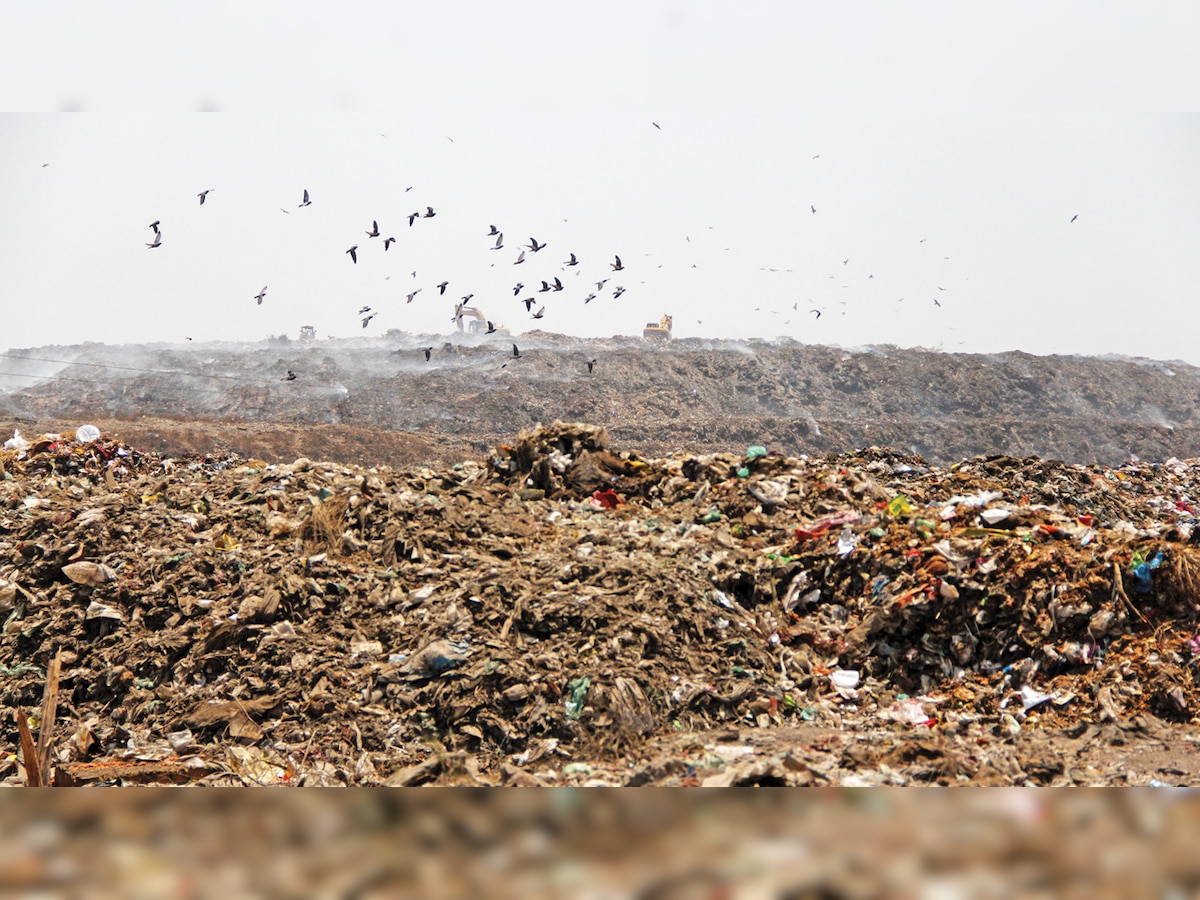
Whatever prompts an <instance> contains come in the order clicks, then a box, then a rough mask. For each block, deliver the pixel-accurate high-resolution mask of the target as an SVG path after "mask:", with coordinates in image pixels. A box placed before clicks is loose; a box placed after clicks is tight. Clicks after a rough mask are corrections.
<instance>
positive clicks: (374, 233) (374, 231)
mask: <svg viewBox="0 0 1200 900" xmlns="http://www.w3.org/2000/svg"><path fill="white" fill-rule="evenodd" d="M367 237H379V223H378V222H376V221H375V220H374V219H372V220H371V230H370V231H368V232H367Z"/></svg>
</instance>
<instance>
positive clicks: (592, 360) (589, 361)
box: [588, 359, 596, 374]
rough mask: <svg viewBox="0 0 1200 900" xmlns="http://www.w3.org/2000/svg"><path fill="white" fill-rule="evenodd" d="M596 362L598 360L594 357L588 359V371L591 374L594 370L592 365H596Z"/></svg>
mask: <svg viewBox="0 0 1200 900" xmlns="http://www.w3.org/2000/svg"><path fill="white" fill-rule="evenodd" d="M595 364H596V361H595V360H594V359H589V360H588V373H589V374H591V371H592V366H594V365H595Z"/></svg>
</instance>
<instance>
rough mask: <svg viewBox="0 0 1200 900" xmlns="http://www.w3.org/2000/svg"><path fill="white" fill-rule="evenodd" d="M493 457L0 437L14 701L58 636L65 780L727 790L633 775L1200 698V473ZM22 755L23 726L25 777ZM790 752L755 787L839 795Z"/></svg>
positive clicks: (1, 663) (3, 684)
mask: <svg viewBox="0 0 1200 900" xmlns="http://www.w3.org/2000/svg"><path fill="white" fill-rule="evenodd" d="M510 441H511V442H510V443H508V444H505V445H499V446H497V447H496V448H494V450H493V452H491V453H489V454H487V455H486V456H485V457H484V458H482V459H478V460H466V461H463V462H461V463H459V464H456V465H454V466H449V467H444V468H438V469H434V468H428V467H421V466H415V467H405V468H399V469H388V468H373V469H367V468H361V467H358V466H347V465H341V464H336V463H328V462H314V461H310V460H307V459H300V460H297V461H295V462H293V463H290V464H287V465H278V466H270V465H266V464H264V463H263V462H262V461H259V460H247V459H242V458H239V457H236V456H233V455H209V456H204V457H193V458H180V459H172V458H167V457H161V456H158V455H156V454H152V453H143V452H140V451H138V450H136V449H135V448H132V447H129V446H127V445H125V444H124V443H122V442H121V441H120V440H119V439H118V438H115V437H113V436H110V435H104V436H102V437H101V439H100V440H97V441H93V442H90V443H87V444H80V443H78V442H77V441H75V440H72V439H71V438H70V437H69V436H60V435H51V436H46V437H42V438H41V439H36V440H34V441H33V443H32V445H31V446H30V447H29V448H28V449H26V450H24V451H15V450H11V451H6V452H4V453H3V454H0V464H2V466H3V471H4V474H3V476H2V478H3V480H0V615H2V616H3V618H4V621H5V624H4V629H3V634H2V635H0V671H2V672H3V673H4V678H3V679H2V680H0V693H2V700H3V703H4V705H5V707H6V708H8V709H15V708H16V707H18V706H19V707H22V708H25V709H27V710H29V712H30V713H31V714H36V711H37V709H38V708H40V704H41V700H42V691H43V685H44V681H45V672H46V669H47V667H48V665H49V663H50V661H51V660H52V659H53V657H54V656H55V654H56V653H61V662H62V676H61V689H60V690H61V696H60V698H59V707H58V708H59V723H60V724H59V726H58V729H57V731H56V739H55V742H54V745H53V746H54V752H55V757H54V759H55V764H56V770H57V772H58V777H59V778H60V780H61V781H62V782H63V783H84V784H85V783H97V782H102V783H128V782H130V781H137V780H142V781H151V782H161V781H171V782H175V783H293V784H295V783H304V784H326V783H328V784H347V783H349V784H414V783H423V782H427V781H433V780H439V781H440V782H441V783H524V782H525V781H527V780H529V779H531V778H533V776H530V775H528V774H527V773H528V772H531V771H541V773H542V774H541V776H540V781H537V780H536V779H535V781H536V783H581V782H582V781H584V780H587V779H589V778H590V779H592V780H595V779H600V780H601V781H604V779H607V782H605V783H634V784H636V783H681V782H685V780H686V779H689V778H691V779H693V780H696V779H699V778H702V777H708V776H712V777H716V776H713V772H714V771H715V772H717V774H718V775H719V774H720V772H719V769H720V766H718V765H717V763H718V762H720V760H717V761H716V762H714V761H713V757H712V754H711V753H708V754H705V753H701V754H700V757H698V758H693V759H691V761H688V762H686V764H685V763H678V764H677V765H668V766H666V767H665V768H662V767H660V768H653V769H649V770H647V769H645V768H638V766H637V764H638V763H642V764H644V763H646V761H647V754H649V753H650V752H651V751H650V748H651V747H652V746H660V745H661V742H662V741H663V740H664V739H665V738H667V737H669V736H671V735H705V734H708V733H710V732H711V731H712V730H713V729H727V728H729V727H735V728H738V727H741V728H746V727H748V728H753V729H764V730H766V731H770V730H772V729H786V728H791V727H802V726H805V725H807V724H813V725H816V726H824V727H826V728H828V729H831V730H832V731H833V732H855V731H858V732H860V733H867V732H872V733H877V732H878V731H879V729H883V733H885V734H891V735H892V738H891V739H892V740H900V739H903V740H909V741H911V739H913V734H914V729H915V730H916V731H918V732H920V733H921V734H925V735H931V734H944V735H953V736H954V740H956V741H958V742H959V744H961V745H962V746H963V747H974V746H975V742H976V741H978V740H984V741H985V742H986V740H988V739H989V738H988V736H991V739H993V740H994V739H995V736H996V735H1004V734H1017V733H1020V732H1022V731H1026V732H1028V731H1031V730H1034V731H1036V730H1038V729H1043V728H1048V727H1052V728H1063V727H1070V726H1075V725H1078V724H1080V723H1084V724H1086V723H1093V724H1095V723H1104V722H1110V723H1116V722H1127V721H1129V720H1131V719H1133V720H1137V719H1138V717H1144V718H1145V719H1153V720H1155V721H1162V722H1167V723H1179V724H1182V723H1186V722H1188V721H1189V720H1190V719H1191V717H1192V716H1194V715H1195V711H1196V710H1197V704H1198V703H1200V696H1198V695H1197V691H1196V686H1195V678H1194V673H1195V654H1196V653H1197V652H1200V641H1198V640H1197V639H1196V637H1195V635H1196V618H1197V616H1196V598H1197V596H1200V593H1198V590H1200V551H1198V549H1197V547H1196V546H1195V543H1194V541H1193V526H1194V523H1195V512H1194V511H1195V509H1196V507H1195V503H1196V496H1197V495H1196V492H1197V486H1198V484H1200V481H1198V479H1200V463H1197V462H1195V461H1187V462H1181V461H1178V460H1172V461H1170V462H1169V463H1167V464H1164V465H1148V464H1129V465H1125V466H1122V467H1120V468H1118V469H1109V468H1103V467H1099V466H1087V467H1084V466H1072V465H1067V464H1064V463H1048V462H1044V461H1041V460H1037V459H1021V458H1015V457H1005V456H993V457H977V458H973V459H970V460H967V461H964V462H961V463H959V464H956V465H954V466H952V467H949V468H938V467H932V466H929V465H927V464H926V463H925V461H924V460H922V459H921V458H919V457H907V456H901V455H896V454H894V453H890V452H885V451H880V450H874V449H871V450H865V451H862V452H859V453H854V454H837V455H828V456H822V457H810V458H804V457H788V456H784V455H781V454H778V453H775V452H767V449H766V448H765V447H750V448H747V451H746V452H745V453H737V454H732V453H717V454H682V453H681V454H675V455H673V456H671V457H668V458H661V459H649V458H642V457H640V456H639V455H638V454H636V453H631V452H629V451H624V450H620V449H617V448H614V447H612V446H611V445H610V439H609V436H608V434H607V432H606V431H605V430H604V429H603V428H602V427H599V426H592V425H582V424H564V423H555V424H554V425H552V426H547V427H543V428H537V429H532V430H529V431H525V432H521V433H520V434H519V435H516V436H514V437H513V438H511V439H510ZM18 738H19V736H18V730H17V724H16V722H15V721H14V720H13V719H12V718H11V717H5V718H4V721H3V724H2V725H0V743H2V745H3V758H4V759H6V760H7V763H6V764H5V767H4V768H3V769H0V772H3V773H4V777H5V778H6V780H8V781H10V782H16V783H19V782H20V781H21V778H22V775H21V774H20V770H19V767H18V765H17V762H16V759H17V756H16V750H17V747H18V743H19V741H18ZM697 740H700V738H697ZM885 743H886V741H885ZM876 745H878V742H876ZM694 749H695V748H693V750H694ZM684 755H685V757H686V754H684ZM693 756H694V753H693ZM946 759H947V760H949V759H950V755H948V754H947V755H946ZM786 762H787V760H786V759H785V760H784V762H783V763H780V764H779V765H778V766H776V768H775V769H773V770H772V771H774V772H775V774H774V775H771V776H770V777H771V778H778V779H780V783H813V780H814V779H816V783H843V781H844V773H842V774H839V771H840V770H838V769H837V768H836V767H835V768H833V769H830V768H829V767H828V766H827V767H826V768H825V769H823V770H820V771H821V773H822V774H821V775H820V777H819V778H818V777H817V776H816V775H814V774H813V773H814V772H816V771H818V769H816V768H814V767H813V766H812V765H807V764H806V766H799V765H793V766H791V768H789V767H788V765H786V764H785V763H786ZM793 762H794V760H793ZM843 762H845V761H843ZM901 762H903V763H904V764H903V765H901ZM892 763H893V765H892V767H891V768H890V769H889V770H888V771H889V772H893V773H899V774H897V775H896V776H895V777H916V776H914V775H913V774H912V771H909V770H919V771H920V773H921V775H920V778H921V780H923V781H929V782H935V783H958V782H961V781H962V780H963V779H964V778H965V779H966V780H967V781H972V780H975V781H976V782H978V783H1024V782H1025V781H1029V780H1030V779H1033V781H1034V782H1035V783H1040V782H1038V781H1037V779H1038V777H1039V776H1038V775H1037V774H1036V773H1037V772H1039V771H1042V772H1043V775H1044V779H1043V782H1044V783H1049V780H1050V779H1051V774H1046V773H1048V772H1049V773H1053V772H1060V771H1061V770H1053V769H1046V770H1044V771H1043V770H1041V769H1038V768H1037V767H1036V766H1034V767H1029V766H1026V767H1025V768H1024V769H1022V768H1021V767H1020V766H1014V768H1013V771H1012V772H1009V773H1008V774H1005V775H1004V776H1003V777H999V776H997V775H996V769H995V766H994V765H990V764H989V765H986V766H985V765H984V763H983V762H981V761H980V759H979V758H978V755H977V754H974V753H973V751H972V752H967V750H963V752H962V754H960V755H958V756H956V757H955V762H954V763H953V765H950V764H949V763H948V762H947V763H946V764H945V765H941V767H940V768H939V767H937V766H935V767H934V768H933V769H932V770H931V769H930V767H929V766H928V765H927V764H926V763H927V760H926V761H925V762H923V761H922V760H921V759H917V758H913V759H908V760H907V761H903V760H901V761H900V762H897V761H896V760H895V759H893V760H892ZM572 764H575V768H573V769H572V768H570V767H571V765H572ZM722 765H724V764H722ZM906 766H907V769H906ZM714 767H716V768H714ZM905 771H909V775H908V776H905V775H904V774H903V773H904V772H905ZM547 772H549V773H552V774H547ZM631 773H632V774H631ZM638 773H640V774H638ZM706 773H707V775H706ZM1031 773H1032V774H1031ZM764 777H765V776H764ZM889 777H891V776H889ZM789 779H790V780H789ZM988 779H991V780H990V781H989V780H988ZM997 779H999V780H997ZM763 783H774V782H772V781H767V782H763Z"/></svg>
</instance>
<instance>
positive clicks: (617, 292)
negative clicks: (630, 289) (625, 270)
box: [613, 287, 625, 300]
mask: <svg viewBox="0 0 1200 900" xmlns="http://www.w3.org/2000/svg"><path fill="white" fill-rule="evenodd" d="M623 293H625V288H623V287H616V288H614V289H613V299H614V300H616V299H617V298H618V297H620V296H621V295H622V294H623Z"/></svg>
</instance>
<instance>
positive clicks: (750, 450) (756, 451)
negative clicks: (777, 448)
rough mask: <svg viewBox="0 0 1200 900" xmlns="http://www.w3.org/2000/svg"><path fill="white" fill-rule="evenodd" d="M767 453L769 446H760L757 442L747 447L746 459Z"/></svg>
mask: <svg viewBox="0 0 1200 900" xmlns="http://www.w3.org/2000/svg"><path fill="white" fill-rule="evenodd" d="M766 455H767V448H766V447H760V446H758V445H757V444H755V445H754V446H753V447H747V448H746V459H758V458H759V457H760V456H766Z"/></svg>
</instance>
